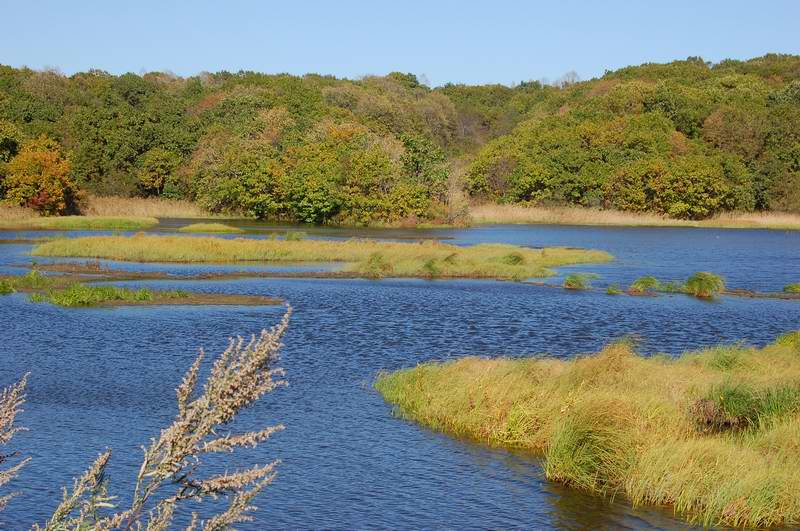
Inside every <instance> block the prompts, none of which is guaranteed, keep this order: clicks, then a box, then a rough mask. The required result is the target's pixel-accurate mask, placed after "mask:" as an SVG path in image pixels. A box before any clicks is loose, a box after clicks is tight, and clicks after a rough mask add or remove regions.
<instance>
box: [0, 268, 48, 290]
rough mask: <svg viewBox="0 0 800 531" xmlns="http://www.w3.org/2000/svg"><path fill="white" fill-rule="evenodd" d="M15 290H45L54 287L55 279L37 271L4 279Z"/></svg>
mask: <svg viewBox="0 0 800 531" xmlns="http://www.w3.org/2000/svg"><path fill="white" fill-rule="evenodd" d="M4 280H5V281H6V282H8V283H9V284H10V285H11V287H13V288H14V289H15V290H22V289H24V290H31V289H45V288H49V287H51V286H52V285H53V279H52V278H51V277H48V276H47V275H43V274H41V273H40V272H39V271H38V270H36V269H31V270H30V271H28V272H27V273H25V274H24V275H18V276H13V277H6V278H5V279H4Z"/></svg>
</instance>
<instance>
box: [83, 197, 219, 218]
mask: <svg viewBox="0 0 800 531" xmlns="http://www.w3.org/2000/svg"><path fill="white" fill-rule="evenodd" d="M81 211H82V213H83V214H85V215H87V216H134V217H153V218H210V217H214V216H213V215H212V214H211V213H210V212H208V211H206V210H204V209H203V208H201V207H200V206H198V205H197V204H195V203H192V202H191V201H179V200H176V199H160V198H156V197H150V198H141V197H97V196H89V197H88V198H87V200H86V204H85V206H84V207H83V208H82V209H81Z"/></svg>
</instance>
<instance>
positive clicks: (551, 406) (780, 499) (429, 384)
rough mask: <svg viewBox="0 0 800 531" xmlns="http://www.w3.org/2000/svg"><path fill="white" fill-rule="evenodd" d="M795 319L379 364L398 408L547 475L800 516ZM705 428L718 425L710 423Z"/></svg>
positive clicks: (700, 504) (728, 515) (713, 522)
mask: <svg viewBox="0 0 800 531" xmlns="http://www.w3.org/2000/svg"><path fill="white" fill-rule="evenodd" d="M798 354H800V332H792V333H790V334H786V335H784V336H781V337H780V338H779V339H778V340H776V341H775V342H774V343H772V344H770V345H767V346H765V347H763V348H751V347H746V346H742V345H734V346H723V347H715V348H712V349H707V350H701V351H697V352H687V353H685V354H683V355H681V356H678V357H676V358H672V357H669V356H650V357H643V356H639V355H638V354H636V352H634V351H633V350H632V344H631V343H630V342H620V343H615V344H612V345H609V346H607V347H606V348H605V349H603V350H602V351H601V352H599V353H597V354H594V355H589V356H579V357H576V358H573V359H566V360H565V359H553V358H546V357H545V358H515V359H508V358H499V359H485V358H483V359H482V358H475V357H467V358H462V359H459V360H454V361H449V362H444V363H424V364H421V365H418V366H417V367H414V368H410V369H403V370H400V371H396V372H392V373H383V374H381V375H379V376H378V378H377V380H376V382H375V387H376V389H377V390H378V391H379V392H380V393H381V394H382V395H383V397H384V398H385V399H386V400H387V401H388V402H390V403H392V404H394V405H395V407H396V411H397V412H398V413H399V414H400V415H402V416H404V417H406V418H409V419H412V420H415V421H417V422H420V423H421V424H424V425H426V426H428V427H431V428H433V429H436V430H440V431H444V432H447V433H450V434H453V435H456V436H462V437H469V438H473V439H475V440H479V441H483V442H484V443H488V444H490V445H495V446H503V447H509V448H522V449H526V450H528V451H532V452H534V453H536V454H538V455H540V456H541V457H542V458H543V461H544V468H545V473H546V475H547V477H548V478H550V479H552V480H554V481H559V482H563V483H566V484H568V485H572V486H574V487H576V488H580V489H583V490H586V491H588V492H592V493H597V494H604V495H614V494H615V493H620V494H624V495H625V496H626V497H627V498H628V499H630V500H631V501H632V502H633V504H634V505H641V504H654V505H671V506H673V507H674V509H675V511H676V512H677V513H679V514H681V515H683V516H684V517H685V518H686V519H687V520H688V521H690V522H692V523H697V524H701V525H705V526H709V527H710V526H732V527H770V526H789V527H796V526H797V525H798V524H800V496H797V493H798V492H800V443H798V433H800V355H798ZM710 428H713V429H710Z"/></svg>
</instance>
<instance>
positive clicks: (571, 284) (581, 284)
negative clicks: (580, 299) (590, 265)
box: [562, 273, 600, 290]
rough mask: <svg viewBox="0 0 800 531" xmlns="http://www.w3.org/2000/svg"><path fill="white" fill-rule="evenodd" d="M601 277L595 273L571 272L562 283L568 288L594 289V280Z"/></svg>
mask: <svg viewBox="0 0 800 531" xmlns="http://www.w3.org/2000/svg"><path fill="white" fill-rule="evenodd" d="M598 278H600V275H597V274H595V273H570V274H569V275H567V276H566V277H564V283H563V284H562V285H563V286H564V288H566V289H572V290H587V289H592V280H595V279H598Z"/></svg>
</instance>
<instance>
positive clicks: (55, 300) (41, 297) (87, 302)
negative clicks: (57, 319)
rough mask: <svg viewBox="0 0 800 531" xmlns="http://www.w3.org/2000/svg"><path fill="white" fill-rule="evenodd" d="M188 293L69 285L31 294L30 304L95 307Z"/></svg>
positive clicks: (172, 296) (167, 297)
mask: <svg viewBox="0 0 800 531" xmlns="http://www.w3.org/2000/svg"><path fill="white" fill-rule="evenodd" d="M187 296H188V293H187V292H185V291H182V290H176V291H158V292H153V291H151V290H149V289H147V288H141V289H128V288H119V287H116V286H87V285H85V284H77V283H76V284H71V285H70V286H68V287H66V288H64V289H58V290H48V291H47V292H45V293H33V294H31V295H30V297H29V299H30V300H31V302H49V303H51V304H56V305H58V306H65V307H68V308H75V307H82V306H97V305H100V304H106V303H113V302H120V301H125V302H147V301H153V300H155V298H156V297H158V298H161V299H173V298H185V297H187Z"/></svg>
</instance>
